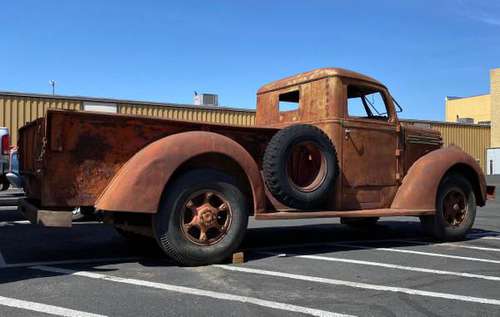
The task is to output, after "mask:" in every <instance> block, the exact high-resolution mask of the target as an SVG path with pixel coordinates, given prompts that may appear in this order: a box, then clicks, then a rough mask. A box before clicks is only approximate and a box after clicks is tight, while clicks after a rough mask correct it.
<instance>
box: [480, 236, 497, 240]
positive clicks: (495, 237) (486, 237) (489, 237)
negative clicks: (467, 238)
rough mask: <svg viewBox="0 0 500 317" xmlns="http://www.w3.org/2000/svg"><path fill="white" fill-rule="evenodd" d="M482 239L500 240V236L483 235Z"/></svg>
mask: <svg viewBox="0 0 500 317" xmlns="http://www.w3.org/2000/svg"><path fill="white" fill-rule="evenodd" d="M481 239H484V240H500V237H497V236H482V237H481Z"/></svg>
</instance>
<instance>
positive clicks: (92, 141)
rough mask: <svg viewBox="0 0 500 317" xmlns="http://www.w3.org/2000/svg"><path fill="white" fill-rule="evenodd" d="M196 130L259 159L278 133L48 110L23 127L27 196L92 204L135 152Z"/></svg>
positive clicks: (56, 203) (49, 203) (51, 202)
mask: <svg viewBox="0 0 500 317" xmlns="http://www.w3.org/2000/svg"><path fill="white" fill-rule="evenodd" d="M39 129H40V130H39ZM193 130H195V131H196V130H205V131H210V130H213V131H216V132H217V133H220V134H221V135H228V136H229V137H231V138H232V139H234V140H236V142H240V143H241V144H243V145H244V147H245V148H246V151H247V155H249V156H250V154H248V153H252V154H253V155H255V156H256V157H258V156H259V155H260V152H261V151H263V150H264V148H263V146H265V143H266V140H267V139H268V138H269V137H270V135H272V134H273V133H274V132H273V131H275V130H273V129H256V128H244V127H236V126H224V125H215V124H202V123H193V122H184V121H175V120H165V119H153V118H146V117H138V116H136V117H134V116H125V115H115V114H103V113H90V112H70V111H57V110H49V111H48V112H47V114H46V117H45V118H44V119H42V120H39V121H37V122H36V123H34V124H31V125H29V126H27V127H25V128H24V129H22V130H21V139H22V140H21V142H20V149H19V151H20V153H21V155H20V165H21V169H22V171H23V176H24V177H25V180H26V184H27V185H26V192H27V195H28V197H30V198H33V199H37V200H40V203H41V206H43V207H50V208H68V207H74V206H92V205H94V203H95V201H96V199H97V197H98V196H99V195H100V194H102V192H103V190H104V189H105V188H106V186H107V185H108V183H109V182H110V181H111V179H112V178H113V177H114V176H115V174H116V173H117V172H118V170H119V169H120V168H121V167H122V166H123V165H124V164H125V163H126V162H127V161H128V160H129V159H130V158H131V157H132V156H133V155H134V154H136V153H138V152H139V151H140V150H141V149H143V148H144V147H145V146H146V145H148V144H150V143H152V142H154V141H156V140H158V139H161V138H164V137H166V136H169V135H171V134H177V133H181V132H185V131H193ZM257 130H258V133H257V132H256V131H257ZM37 131H46V135H47V137H46V146H45V147H44V146H43V143H45V141H44V136H45V134H43V133H42V134H41V133H38V132H37ZM199 141H200V142H201V144H199V146H210V145H209V144H206V143H205V142H204V139H200V140H199ZM170 150H171V149H170ZM35 166H36V168H35ZM150 181H152V180H150ZM139 192H142V191H139ZM136 194H137V193H135V195H136Z"/></svg>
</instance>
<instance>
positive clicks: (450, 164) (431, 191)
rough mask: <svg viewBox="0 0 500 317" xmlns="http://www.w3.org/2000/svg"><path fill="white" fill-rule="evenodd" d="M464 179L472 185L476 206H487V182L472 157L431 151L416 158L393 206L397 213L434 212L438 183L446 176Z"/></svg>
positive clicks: (457, 151)
mask: <svg viewBox="0 0 500 317" xmlns="http://www.w3.org/2000/svg"><path fill="white" fill-rule="evenodd" d="M452 171H453V172H457V173H461V174H462V175H464V176H465V177H466V178H467V179H468V180H469V181H470V182H471V184H472V186H473V188H474V193H475V195H476V202H477V204H478V205H479V206H483V205H484V204H485V202H486V180H485V177H484V174H483V172H482V170H481V168H480V167H479V165H478V164H477V162H476V161H475V160H474V158H473V157H472V156H470V155H469V154H467V153H465V152H464V151H462V150H461V149H460V148H458V147H456V146H448V147H445V148H441V149H439V150H435V151H432V152H430V153H428V154H426V155H424V156H422V157H421V158H419V159H418V160H417V161H416V162H415V163H414V164H413V165H412V166H411V167H410V169H409V170H408V173H407V174H406V176H405V177H404V179H403V183H402V184H401V186H400V187H399V189H398V191H397V193H396V196H395V198H394V200H393V202H392V205H391V208H396V209H426V210H435V209H436V197H437V192H438V188H439V184H440V183H441V180H442V179H443V177H444V176H445V174H446V173H448V172H452Z"/></svg>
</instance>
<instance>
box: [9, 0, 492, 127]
mask: <svg viewBox="0 0 500 317" xmlns="http://www.w3.org/2000/svg"><path fill="white" fill-rule="evenodd" d="M0 17H1V20H0V21H1V24H0V90H4V91H5V90H7V91H19V92H33V93H51V87H50V85H49V80H56V82H57V83H56V93H57V94H61V95H79V96H93V97H108V98H120V99H133V100H147V101H160V102H173V103H187V104H190V103H192V100H193V92H194V91H197V92H208V93H217V94H219V101H220V103H221V104H222V105H223V106H231V107H241V108H255V99H256V98H255V92H256V91H257V89H258V88H259V87H260V86H261V85H263V84H265V83H267V82H270V81H273V80H277V79H280V78H282V77H286V76H289V75H293V74H296V73H300V72H303V71H308V70H312V69H314V68H319V67H342V68H347V69H351V70H354V71H358V72H361V73H364V74H366V75H369V76H371V77H374V78H376V79H378V80H379V81H381V82H383V83H385V84H386V86H387V87H388V88H389V90H390V91H391V94H392V95H393V96H394V97H395V98H396V99H397V100H398V102H399V103H400V104H401V105H402V106H403V108H404V112H403V113H402V114H401V117H404V118H413V119H430V120H444V100H445V96H468V95H478V94H484V93H488V92H489V70H490V69H492V68H498V67H500V2H498V1H494V0H491V1H483V0H475V1H474V0H442V1H426V0H420V1H412V0H407V1H399V0H394V1H355V0H352V1H347V0H343V1H334V0H330V1H320V0H304V1H301V0H288V1H281V0H280V1H278V0H276V1H274V0H267V1H260V0H253V1H243V0H241V1H236V0H233V1H222V0H221V1H216V0H214V1H206V0H205V1H201V0H200V1H191V0H183V1H161V0H158V1H153V0H142V1H125V0H122V1H117V0H107V1H97V0H81V1H76V0H43V1H40V0H33V1H27V0H16V1H12V0H10V1H8V0H0Z"/></svg>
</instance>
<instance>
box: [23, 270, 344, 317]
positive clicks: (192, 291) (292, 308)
mask: <svg viewBox="0 0 500 317" xmlns="http://www.w3.org/2000/svg"><path fill="white" fill-rule="evenodd" d="M31 268H32V269H36V270H42V271H47V272H54V273H62V274H71V275H76V276H82V277H88V278H93V279H98V280H105V281H111V282H117V283H124V284H130V285H136V286H144V287H150V288H156V289H162V290H166V291H171V292H177V293H183V294H189V295H194V296H203V297H209V298H215V299H221V300H227V301H233V302H240V303H249V304H253V305H257V306H262V307H267V308H273V309H278V310H284V311H289V312H296V313H302V314H307V315H312V316H325V317H326V316H331V317H334V316H335V317H340V316H351V315H344V314H338V313H334V312H329V311H325V310H319V309H314V308H309V307H303V306H296V305H291V304H286V303H280V302H273V301H269V300H264V299H259V298H254V297H248V296H239V295H233V294H228V293H219V292H214V291H207V290H203V289H197V288H191V287H185V286H178V285H172V284H164V283H158V282H149V281H144V280H137V279H131V278H122V277H117V276H112V275H104V274H99V273H93V272H85V271H74V270H67V269H63V268H57V267H50V266H34V267H31Z"/></svg>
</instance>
